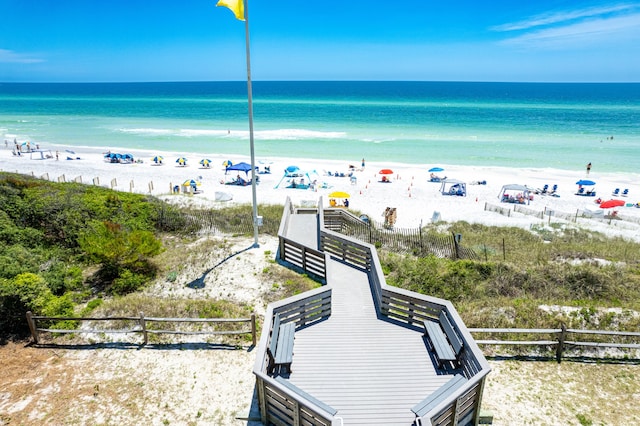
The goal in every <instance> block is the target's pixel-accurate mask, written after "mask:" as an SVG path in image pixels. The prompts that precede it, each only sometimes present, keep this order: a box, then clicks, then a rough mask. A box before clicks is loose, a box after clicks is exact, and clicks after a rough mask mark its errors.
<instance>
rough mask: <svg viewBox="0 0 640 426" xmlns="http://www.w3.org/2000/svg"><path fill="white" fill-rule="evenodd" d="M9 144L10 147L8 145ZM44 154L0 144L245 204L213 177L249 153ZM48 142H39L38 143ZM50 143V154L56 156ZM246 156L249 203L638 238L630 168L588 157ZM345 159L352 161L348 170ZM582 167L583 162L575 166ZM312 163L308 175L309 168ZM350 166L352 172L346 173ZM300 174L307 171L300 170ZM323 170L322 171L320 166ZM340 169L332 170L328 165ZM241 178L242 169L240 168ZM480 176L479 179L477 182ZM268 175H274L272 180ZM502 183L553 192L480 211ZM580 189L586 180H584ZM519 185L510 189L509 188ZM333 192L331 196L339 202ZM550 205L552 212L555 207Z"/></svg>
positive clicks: (95, 179) (94, 176) (150, 186)
mask: <svg viewBox="0 0 640 426" xmlns="http://www.w3.org/2000/svg"><path fill="white" fill-rule="evenodd" d="M9 148H11V147H9ZM41 148H42V149H43V150H45V156H46V154H50V155H51V156H52V158H45V159H40V158H41V155H40V153H23V154H22V155H21V156H15V155H12V153H11V150H10V149H2V150H0V170H2V171H6V172H17V173H22V174H30V175H33V176H36V177H41V178H44V179H49V180H51V181H63V180H64V181H66V182H70V181H74V180H75V181H80V182H82V183H86V184H98V185H101V186H105V187H112V188H114V189H116V190H119V191H133V192H138V193H150V194H152V195H154V196H157V197H160V198H162V199H165V200H167V201H170V202H174V203H179V204H184V205H193V206H201V207H210V208H217V207H222V206H225V205H229V204H231V203H251V200H252V191H251V186H238V185H225V184H222V183H221V182H225V181H230V180H232V179H233V178H235V177H236V176H237V174H238V172H230V173H229V174H227V175H225V169H224V166H223V163H224V162H225V161H226V160H230V161H231V162H233V163H234V164H237V163H239V162H247V163H250V158H249V156H248V155H247V156H246V157H240V156H237V157H227V156H223V155H215V154H213V155H207V156H203V155H202V154H193V153H188V152H185V153H173V152H155V151H154V152H151V151H136V150H133V151H132V150H127V151H124V150H118V148H117V147H111V148H109V149H98V148H81V147H70V146H62V145H51V146H43V147H41ZM46 150H48V151H46ZM107 150H108V151H110V152H112V153H117V152H119V153H125V152H127V153H130V154H132V155H133V156H134V159H135V160H136V161H139V162H134V163H132V164H119V163H109V162H106V161H105V159H104V153H105V152H107ZM56 151H57V152H58V160H56V158H55V157H56ZM156 155H160V156H162V157H164V160H163V164H161V165H158V164H155V163H154V162H153V161H152V158H153V157H154V156H156ZM180 157H184V158H186V159H187V162H186V165H185V166H180V165H179V164H178V163H177V162H176V160H177V159H178V158H180ZM203 158H207V159H209V160H211V165H210V167H209V168H205V167H203V166H202V165H200V164H199V162H200V160H202V159H203ZM256 165H257V166H258V167H259V168H260V170H261V171H263V170H264V168H265V167H266V166H268V167H269V168H270V170H271V173H270V174H260V175H259V178H260V182H259V184H258V186H257V201H258V204H282V203H284V201H285V200H286V197H290V198H291V200H292V201H293V202H294V203H297V204H302V203H304V202H315V201H317V200H318V199H319V197H323V198H324V200H325V205H329V200H328V195H329V194H330V193H332V192H334V191H343V192H347V193H348V194H350V198H349V208H350V209H353V210H355V211H358V212H360V213H362V214H366V215H368V216H369V217H370V218H371V219H372V220H375V221H378V222H383V221H384V217H383V212H384V211H385V209H386V208H387V207H394V208H396V212H397V221H396V223H395V226H396V227H397V228H416V227H418V226H420V225H421V224H423V225H424V224H427V223H429V222H430V221H431V220H432V219H433V218H434V214H435V213H437V214H435V216H439V218H440V220H442V221H446V222H454V221H459V220H464V221H468V222H473V223H482V224H486V225H505V226H517V227H523V228H529V227H531V226H534V225H545V224H549V222H551V223H557V222H560V223H564V224H567V223H571V226H577V227H582V228H585V229H590V230H596V231H599V232H604V233H606V234H608V235H616V236H622V237H625V238H634V239H640V232H638V231H639V230H640V208H636V207H631V205H632V204H636V203H638V202H639V201H640V173H599V172H598V169H597V164H595V163H594V164H593V166H592V169H591V171H590V173H589V174H587V171H586V168H585V170H584V171H581V172H576V171H567V170H559V169H534V168H519V167H517V165H514V167H513V168H504V167H477V166H476V167H474V166H458V165H454V164H430V163H428V162H425V163H424V164H423V165H410V164H400V163H380V162H368V161H366V159H365V167H364V168H363V167H362V159H360V158H353V159H344V160H333V161H328V160H314V159H305V160H300V159H291V158H279V157H278V158H275V157H274V158H256ZM289 166H297V167H298V168H299V169H300V171H301V173H303V176H302V177H298V178H296V180H297V182H298V183H300V179H305V180H306V182H305V183H310V182H309V180H315V181H316V188H315V189H314V190H311V189H306V190H302V189H292V188H286V186H287V184H288V183H287V179H284V180H283V176H284V170H285V169H286V168H287V167H289ZM349 166H353V167H354V168H355V170H352V171H350V169H349ZM434 166H438V167H441V168H443V169H444V170H443V171H442V172H438V173H436V174H437V175H438V176H440V177H445V176H446V177H447V178H449V179H456V180H459V181H462V182H465V183H466V188H467V196H466V197H458V196H451V195H443V194H441V192H440V190H441V184H440V183H435V182H430V181H429V179H430V173H429V172H428V170H429V169H430V168H431V167H434ZM585 166H586V165H585ZM382 169H390V170H391V171H393V173H392V174H389V175H386V177H387V178H388V179H389V181H390V182H388V183H381V182H380V180H381V179H382V175H380V174H379V171H380V170H382ZM313 172H315V174H314V173H313ZM351 172H352V173H353V177H354V178H355V179H351V178H350V177H349V174H350V173H351ZM307 173H308V174H307ZM329 173H331V175H332V176H330V175H329ZM336 173H337V174H343V175H344V177H337V176H335V174H336ZM239 174H240V175H241V177H245V178H246V177H247V175H245V173H244V172H240V173H239ZM191 179H193V180H196V181H198V182H199V183H200V185H199V186H198V190H199V191H198V192H199V193H198V194H196V195H191V194H184V193H183V191H182V190H183V186H182V185H183V183H184V182H185V181H187V180H191ZM581 179H589V180H593V181H594V182H596V185H595V187H593V188H594V189H595V190H596V194H597V195H596V196H595V197H588V196H577V195H575V193H576V192H577V191H578V185H577V184H576V182H577V181H578V180H581ZM479 182H484V184H478V183H479ZM278 184H280V185H279V186H278ZM509 184H518V185H526V186H527V187H529V188H532V189H542V188H544V185H548V188H549V190H551V189H552V188H553V186H554V185H558V187H557V191H556V195H557V196H550V195H541V194H535V193H534V194H532V197H531V198H532V199H530V200H526V201H525V204H522V205H520V204H517V205H518V206H521V207H525V208H526V209H528V210H531V212H530V213H535V212H538V213H541V212H545V211H546V212H549V211H552V212H553V213H551V215H548V214H547V215H545V216H544V218H541V217H539V216H538V217H536V216H534V215H532V214H523V213H520V212H514V211H511V212H510V215H509V216H507V215H504V214H499V213H497V212H495V211H489V210H486V206H487V205H490V206H499V207H502V208H505V209H510V210H513V208H514V206H515V205H516V204H511V203H502V202H500V198H499V196H500V195H501V194H502V191H501V189H502V187H503V186H504V185H509ZM176 185H178V186H179V187H180V189H181V192H180V194H178V195H176V194H172V188H173V187H175V186H176ZM616 188H618V189H619V191H620V193H621V194H622V193H623V192H624V190H625V189H628V194H627V196H625V197H622V196H621V195H619V196H617V197H615V196H613V195H612V193H613V191H614V190H615V189H616ZM586 189H589V187H587V188H586ZM216 192H223V193H226V194H228V195H229V196H230V197H231V198H232V199H231V200H230V201H226V202H220V201H216ZM517 192H519V191H510V193H511V194H512V195H515V196H517V195H518V194H517ZM612 198H615V199H619V200H622V201H623V202H624V203H625V204H626V206H622V207H616V208H614V209H600V208H599V205H598V204H597V203H596V202H595V201H596V200H597V199H601V200H603V201H604V200H609V199H612ZM341 201H343V200H338V202H341ZM579 211H580V212H582V211H590V212H593V213H594V214H595V215H596V218H595V219H582V218H580V219H578V220H577V221H576V222H567V221H566V220H563V219H561V218H560V217H558V216H560V215H561V214H566V215H575V214H576V213H577V212H579ZM614 212H615V215H617V219H619V220H606V219H605V218H604V217H603V216H605V215H612V214H614ZM556 213H557V214H556Z"/></svg>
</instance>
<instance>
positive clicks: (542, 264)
mask: <svg viewBox="0 0 640 426" xmlns="http://www.w3.org/2000/svg"><path fill="white" fill-rule="evenodd" d="M546 229H547V230H546V231H545V232H544V233H543V234H540V233H539V232H537V231H536V230H533V231H528V230H525V229H519V228H514V227H495V226H485V225H479V224H469V223H466V222H458V223H455V224H452V225H451V226H450V227H448V228H446V229H442V228H439V229H438V230H436V231H434V230H430V231H429V232H434V233H435V234H436V235H437V233H438V232H440V233H442V235H450V234H451V232H453V233H456V234H457V233H459V234H462V236H463V237H462V244H464V245H466V246H467V247H473V248H474V249H475V251H476V253H478V255H479V257H480V259H481V260H464V259H463V260H453V259H449V258H440V257H436V256H434V255H429V256H426V257H418V256H414V255H404V254H399V253H392V252H388V251H385V250H384V249H383V250H381V251H380V252H379V255H380V261H381V265H382V268H383V271H384V273H385V276H386V279H387V283H388V284H390V285H395V286H398V287H402V288H406V289H408V290H413V291H417V292H419V293H423V294H427V295H431V296H436V297H441V298H444V299H448V300H451V301H452V302H453V303H454V304H455V305H456V308H457V309H458V310H459V312H460V313H461V315H462V317H463V319H464V320H465V323H466V324H467V326H469V327H495V328H502V327H516V328H544V327H548V328H557V327H558V326H559V324H560V323H565V324H566V326H567V327H570V328H571V327H574V328H580V327H591V328H606V329H617V330H635V329H637V326H638V322H640V319H639V318H638V315H633V314H629V312H631V311H635V312H638V311H640V302H639V301H640V273H639V270H640V268H639V261H638V259H637V258H635V256H634V255H632V253H638V252H640V244H638V243H636V242H633V241H629V240H626V239H622V238H617V237H607V236H605V235H602V234H599V233H596V232H591V231H588V230H584V231H580V230H576V229H569V228H557V229H555V230H549V229H548V228H546ZM482 248H486V250H484V249H482ZM541 306H556V307H564V308H554V309H543V308H541ZM623 307H624V308H625V310H621V309H620V308H623ZM625 312H627V313H626V314H625Z"/></svg>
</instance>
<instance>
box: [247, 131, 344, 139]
mask: <svg viewBox="0 0 640 426" xmlns="http://www.w3.org/2000/svg"><path fill="white" fill-rule="evenodd" d="M254 136H257V137H258V138H260V139H280V140H300V139H339V138H343V137H345V136H346V133H345V132H321V131H318V130H306V129H277V130H261V131H258V132H255V133H254Z"/></svg>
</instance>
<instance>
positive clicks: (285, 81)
mask: <svg viewBox="0 0 640 426" xmlns="http://www.w3.org/2000/svg"><path fill="white" fill-rule="evenodd" d="M251 81H252V83H483V84H488V83H493V84H640V81H491V80H251ZM246 82H247V81H246V80H161V81H142V80H135V81H0V85H3V84H163V83H164V84H176V83H246Z"/></svg>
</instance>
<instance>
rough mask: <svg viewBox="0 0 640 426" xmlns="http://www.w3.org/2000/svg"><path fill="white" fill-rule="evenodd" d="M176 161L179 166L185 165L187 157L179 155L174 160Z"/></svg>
mask: <svg viewBox="0 0 640 426" xmlns="http://www.w3.org/2000/svg"><path fill="white" fill-rule="evenodd" d="M176 163H178V164H179V165H181V166H185V165H186V164H187V159H186V158H184V157H180V158H178V159H177V160H176Z"/></svg>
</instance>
